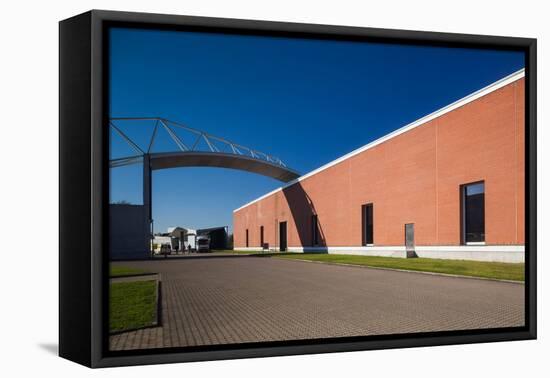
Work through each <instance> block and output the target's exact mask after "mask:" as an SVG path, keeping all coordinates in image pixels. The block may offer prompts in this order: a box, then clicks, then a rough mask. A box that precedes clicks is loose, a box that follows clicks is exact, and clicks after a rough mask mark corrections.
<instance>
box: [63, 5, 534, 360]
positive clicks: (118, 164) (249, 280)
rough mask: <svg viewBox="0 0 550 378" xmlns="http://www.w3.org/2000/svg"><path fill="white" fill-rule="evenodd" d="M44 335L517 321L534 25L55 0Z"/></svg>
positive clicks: (147, 351) (128, 347) (413, 329)
mask: <svg viewBox="0 0 550 378" xmlns="http://www.w3.org/2000/svg"><path fill="white" fill-rule="evenodd" d="M59 73H60V82H59V87H60V88H59V89H60V98H59V127H60V151H59V154H60V193H59V197H60V249H59V254H60V266H59V268H60V269H59V300H60V306H59V354H60V356H62V357H64V358H67V359H69V360H72V361H75V362H78V363H80V364H83V365H86V366H89V367H108V366H119V365H138V364H156V363H168V362H185V361H201V360H217V359H231V358H248V357H265V356H278V355H293V354H307V353H325V352H344V351H356V350H369V349H383V348H406V347H417V346H435V345H447V344H460V343H479V342H495V341H508V340H525V339H533V338H536V40H535V39H528V38H514V37H497V36H484V35H466V34H448V33H436V32H418V31H404V30H386V29H374V28H358V27H344V26H329V25H309V24H295V23H281V22H268V21H249V20H233V19H218V18H204V17H189V16H175V15H159V14H145V13H127V12H112V11H97V10H93V11H90V12H87V13H84V14H81V15H78V16H75V17H72V18H70V19H67V20H64V21H61V22H60V55H59Z"/></svg>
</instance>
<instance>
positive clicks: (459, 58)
mask: <svg viewBox="0 0 550 378" xmlns="http://www.w3.org/2000/svg"><path fill="white" fill-rule="evenodd" d="M110 38H111V51H110V72H111V77H110V114H111V117H144V116H160V117H163V118H167V119H171V120H174V121H179V122H182V123H185V124H187V125H189V126H190V127H194V128H197V129H200V130H204V131H206V132H209V133H210V134H214V135H217V136H220V137H224V138H227V139H230V140H232V141H234V142H237V143H240V144H243V145H245V146H249V147H252V148H255V149H257V150H260V151H263V152H266V153H270V154H273V155H275V156H278V157H280V158H281V159H282V160H283V161H284V162H285V163H287V165H289V166H290V167H292V168H294V169H296V170H297V171H299V172H300V173H307V172H308V171H311V170H313V169H315V168H317V167H319V166H321V165H323V164H325V163H327V162H329V161H331V160H334V159H336V158H338V157H340V156H341V155H343V154H345V153H347V152H350V151H352V150H354V149H356V148H358V147H360V146H362V145H364V144H366V143H368V142H370V141H372V140H375V139H377V138H379V137H381V136H383V135H385V134H387V133H389V132H391V131H392V130H395V129H397V128H399V127H402V126H404V125H405V124H407V123H409V122H411V121H414V120H416V119H418V118H420V117H422V116H424V115H426V114H428V113H431V112H433V111H435V110H437V109H439V108H441V107H443V106H445V105H447V104H449V103H451V102H453V101H456V100H458V99H460V98H462V97H464V96H466V95H468V94H469V93H471V92H474V91H476V90H478V89H480V88H482V87H484V86H486V85H488V84H490V83H492V82H494V81H496V80H498V79H500V78H502V77H504V76H506V75H509V74H511V73H513V72H515V71H517V70H519V69H521V68H523V67H524V56H523V54H522V53H519V52H504V51H493V50H474V49H449V48H441V47H420V46H404V45H388V44H372V43H359V42H342V41H318V40H305V39H288V38H275V37H254V36H238V35H223V34H207V33H191V32H172V31H151V30H137V29H118V28H117V29H112V30H111V36H110ZM121 129H123V131H124V132H126V133H128V134H131V136H132V138H135V139H137V140H138V141H145V140H147V138H148V136H149V135H150V133H151V131H152V125H150V126H145V127H135V126H130V124H126V125H124V124H122V125H121ZM117 138H118V137H115V136H113V137H112V143H111V156H113V157H117V156H123V155H125V154H127V151H128V152H129V151H130V150H129V149H128V147H127V146H125V145H124V144H123V143H121V142H120V141H119V140H118V139H117ZM162 138H163V137H159V147H158V148H162V146H167V144H168V139H167V137H164V138H166V140H164V141H163V140H162ZM141 169H142V168H141V166H140V165H134V166H129V167H124V168H116V169H112V170H111V202H116V201H121V200H126V201H129V202H132V203H142V199H141ZM280 185H281V183H280V182H278V181H276V180H273V179H270V178H267V177H264V176H260V175H256V174H252V173H247V172H242V171H236V170H229V169H221V168H176V169H167V170H160V171H154V172H153V204H154V205H153V218H154V221H155V231H162V230H165V229H166V228H167V227H169V226H174V225H181V226H186V227H190V228H202V227H211V226H222V225H229V226H230V227H231V226H232V211H233V210H234V209H235V208H238V207H240V206H242V205H243V204H245V203H246V202H248V201H250V200H253V199H255V198H256V197H259V196H261V195H263V194H265V193H266V192H268V191H270V190H273V189H275V188H277V187H279V186H280Z"/></svg>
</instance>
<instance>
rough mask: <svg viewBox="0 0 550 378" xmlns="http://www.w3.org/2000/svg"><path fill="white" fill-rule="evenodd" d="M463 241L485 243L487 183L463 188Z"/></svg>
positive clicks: (477, 183)
mask: <svg viewBox="0 0 550 378" xmlns="http://www.w3.org/2000/svg"><path fill="white" fill-rule="evenodd" d="M461 194H462V195H461V197H462V241H463V243H480V242H484V241H485V183H484V182H476V183H473V184H467V185H463V186H462V193H461Z"/></svg>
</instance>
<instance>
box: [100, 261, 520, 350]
mask: <svg viewBox="0 0 550 378" xmlns="http://www.w3.org/2000/svg"><path fill="white" fill-rule="evenodd" d="M114 264H120V265H124V266H129V267H135V268H141V269H146V270H149V271H152V272H158V273H160V274H161V279H162V286H161V288H162V325H161V327H155V328H147V329H142V330H138V331H132V332H126V333H122V334H118V335H115V336H111V337H110V348H111V350H129V349H144V348H147V349H148V348H162V347H182V346H198V345H214V344H227V343H244V342H258V341H281V340H296V339H314V338H326V337H342V336H360V335H381V334H393V333H409V332H426V331H442V330H463V329H476V328H495V327H514V326H522V325H524V286H523V285H522V284H516V283H508V282H496V281H488V280H476V279H467V278H455V277H444V276H437V275H426V274H419V273H408V272H396V271H387V270H378V269H370V268H364V267H348V266H337V265H328V264H316V263H308V262H301V261H290V260H284V259H277V258H269V257H244V256H239V258H224V257H215V258H204V259H167V260H164V259H163V260H154V261H134V262H123V263H114Z"/></svg>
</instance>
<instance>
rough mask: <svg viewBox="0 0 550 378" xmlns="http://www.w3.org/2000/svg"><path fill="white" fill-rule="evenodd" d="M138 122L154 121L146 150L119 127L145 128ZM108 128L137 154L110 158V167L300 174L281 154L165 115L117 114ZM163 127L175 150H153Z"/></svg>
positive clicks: (291, 176) (285, 177)
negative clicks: (225, 169)
mask: <svg viewBox="0 0 550 378" xmlns="http://www.w3.org/2000/svg"><path fill="white" fill-rule="evenodd" d="M139 121H149V122H152V123H154V129H153V132H152V135H151V138H150V139H149V140H148V141H147V142H148V143H147V148H146V149H145V148H142V147H143V144H142V147H140V146H139V143H137V141H135V140H132V138H131V137H129V136H128V135H127V133H125V132H124V131H123V130H122V128H121V127H119V126H120V125H119V123H122V122H124V124H125V125H128V123H131V125H129V127H142V126H143V122H141V123H142V124H141V125H140V124H139V123H140V122H139ZM109 127H110V129H111V130H113V131H114V132H115V133H117V134H118V135H119V136H120V137H121V138H122V139H123V140H124V141H125V142H126V143H127V144H128V145H129V146H130V147H131V149H132V150H133V151H134V152H135V154H134V155H129V156H124V157H120V158H116V159H111V160H110V161H109V166H110V167H111V168H116V167H122V166H126V165H130V164H137V163H143V164H144V167H145V166H147V167H148V169H149V170H157V169H166V168H175V167H220V168H232V169H238V170H243V171H248V172H253V173H258V174H261V175H264V176H268V177H272V178H274V179H277V180H280V181H283V182H289V181H292V180H293V179H295V178H297V177H299V174H298V172H296V171H295V170H293V169H291V168H289V167H288V166H287V165H286V164H285V163H284V162H283V161H282V160H281V159H280V158H278V157H275V156H273V155H269V154H266V153H264V152H261V151H258V150H255V149H252V148H249V147H246V146H243V145H241V144H237V143H234V142H231V141H229V140H227V139H224V138H221V137H218V136H214V135H211V134H209V133H206V132H204V131H201V130H197V129H194V128H191V127H189V126H186V125H184V124H182V123H179V122H174V121H170V120H168V119H165V118H161V117H117V118H111V119H110V120H109ZM161 129H162V130H164V131H166V134H167V135H168V136H169V137H170V139H171V140H172V141H173V147H174V150H173V151H168V152H154V146H155V141H156V139H157V135H158V133H159V130H161ZM178 130H181V131H184V134H185V138H184V137H182V133H178V132H177V131H178Z"/></svg>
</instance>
